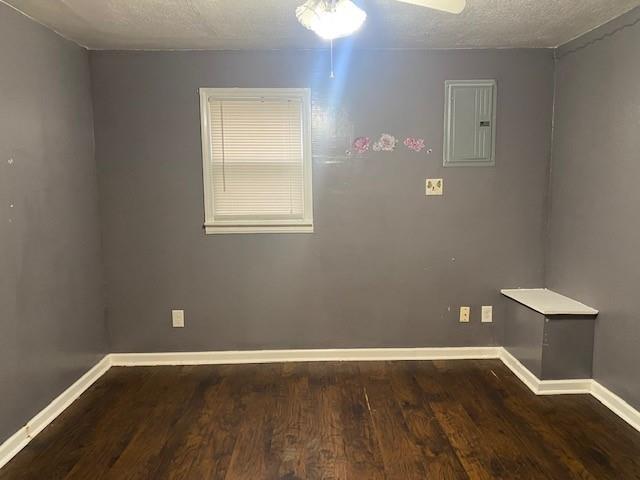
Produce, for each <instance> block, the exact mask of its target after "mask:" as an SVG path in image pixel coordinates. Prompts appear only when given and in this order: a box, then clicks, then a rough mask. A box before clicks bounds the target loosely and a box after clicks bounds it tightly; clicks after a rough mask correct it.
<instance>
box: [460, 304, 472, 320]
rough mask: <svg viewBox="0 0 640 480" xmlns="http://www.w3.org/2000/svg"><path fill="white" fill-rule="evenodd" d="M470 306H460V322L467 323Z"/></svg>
mask: <svg viewBox="0 0 640 480" xmlns="http://www.w3.org/2000/svg"><path fill="white" fill-rule="evenodd" d="M470 318H471V307H460V323H469V319H470Z"/></svg>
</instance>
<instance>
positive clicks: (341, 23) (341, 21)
mask: <svg viewBox="0 0 640 480" xmlns="http://www.w3.org/2000/svg"><path fill="white" fill-rule="evenodd" d="M296 17H297V18H298V21H299V22H300V23H301V24H302V25H304V26H305V27H306V28H308V29H309V30H312V31H313V32H315V33H316V34H318V36H319V37H321V38H323V39H325V40H335V39H336V38H342V37H348V36H349V35H351V34H353V33H355V32H356V31H357V30H358V29H359V28H360V27H361V26H362V24H363V23H364V21H365V20H366V18H367V14H366V12H365V11H364V10H362V9H361V8H359V7H358V6H357V5H356V4H355V3H353V2H352V1H351V0H307V1H306V2H305V3H304V4H303V5H300V6H299V7H298V8H297V9H296Z"/></svg>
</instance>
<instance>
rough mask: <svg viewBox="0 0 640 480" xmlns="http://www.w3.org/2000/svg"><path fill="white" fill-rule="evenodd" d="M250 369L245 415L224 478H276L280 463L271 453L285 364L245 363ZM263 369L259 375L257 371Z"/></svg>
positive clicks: (244, 393) (244, 398)
mask: <svg viewBox="0 0 640 480" xmlns="http://www.w3.org/2000/svg"><path fill="white" fill-rule="evenodd" d="M242 367H243V368H244V369H245V370H247V371H248V372H249V375H247V378H246V380H247V381H246V383H245V384H244V385H243V386H242V396H241V398H240V402H242V404H243V405H244V415H243V418H242V420H241V422H240V424H239V426H238V437H237V440H236V444H235V447H234V449H233V453H232V456H231V461H230V464H229V469H228V470H227V474H226V476H225V477H224V478H226V479H227V480H240V479H250V478H274V477H275V472H277V468H278V467H279V464H278V462H277V459H276V458H274V456H273V455H272V452H271V448H270V445H271V436H272V432H273V422H272V417H271V413H272V412H273V410H274V408H275V399H276V392H277V387H276V382H277V381H278V380H279V379H280V378H281V375H280V370H281V369H282V365H278V364H275V365H273V364H272V365H261V366H259V367H258V366H255V365H248V366H247V365H245V366H242ZM257 371H259V372H260V373H259V374H256V373H255V372H257Z"/></svg>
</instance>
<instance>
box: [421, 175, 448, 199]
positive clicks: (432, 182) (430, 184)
mask: <svg viewBox="0 0 640 480" xmlns="http://www.w3.org/2000/svg"><path fill="white" fill-rule="evenodd" d="M424 188H425V195H427V196H431V195H442V194H443V191H444V180H443V179H442V178H427V179H426V180H425V182H424Z"/></svg>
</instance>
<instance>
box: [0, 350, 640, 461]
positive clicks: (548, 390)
mask: <svg viewBox="0 0 640 480" xmlns="http://www.w3.org/2000/svg"><path fill="white" fill-rule="evenodd" d="M483 359H500V360H502V362H503V363H504V364H505V365H506V366H507V367H508V368H509V369H510V370H511V371H512V372H513V373H514V374H515V375H516V376H517V377H518V378H519V379H520V380H521V381H522V382H523V383H524V384H525V385H526V386H527V387H529V389H531V391H532V392H533V393H535V394H536V395H564V394H576V393H581V394H587V393H588V394H591V395H593V396H594V397H596V398H597V399H598V400H599V401H600V402H601V403H602V404H603V405H604V406H606V407H607V408H609V409H610V410H611V411H612V412H614V413H615V414H616V415H618V416H619V417H620V418H622V419H623V420H625V421H626V422H627V423H629V425H631V426H632V427H633V428H635V429H636V430H638V431H640V412H639V411H638V410H636V409H634V408H633V407H632V406H631V405H629V404H628V403H627V402H625V401H624V400H623V399H622V398H620V397H618V396H617V395H616V394H614V393H613V392H611V391H610V390H608V389H607V388H605V387H603V386H602V385H600V384H599V383H598V382H596V381H595V380H592V379H580V380H540V379H538V378H537V377H536V376H535V375H534V374H533V373H531V372H530V371H529V370H528V369H527V368H526V367H525V366H524V365H522V363H520V362H519V361H518V360H517V359H516V358H515V357H514V356H513V355H511V354H510V353H509V352H508V351H507V350H506V349H505V348H503V347H452V348H352V349H326V350H251V351H227V352H166V353H112V354H109V355H106V356H105V357H104V358H103V359H102V360H101V361H100V362H98V363H97V364H96V365H95V366H94V367H93V368H92V369H91V370H89V371H88V372H87V373H85V374H84V375H83V376H82V377H81V378H80V379H78V380H77V381H76V382H75V383H74V384H73V385H71V386H70V387H69V388H68V389H66V390H65V391H64V392H63V393H62V394H61V395H59V396H58V397H57V398H56V399H55V400H53V401H52V402H51V403H50V404H49V405H48V406H47V407H45V408H44V409H43V410H42V411H41V412H40V413H38V414H37V415H36V416H35V417H33V418H32V419H31V420H30V421H29V422H28V423H27V424H26V425H25V426H24V427H22V428H21V429H20V430H19V431H18V432H16V433H15V434H14V435H13V436H11V437H10V438H9V439H7V440H6V441H5V442H4V443H3V444H2V445H0V468H2V467H3V466H4V465H6V464H7V463H8V462H9V460H11V459H12V458H13V457H14V456H15V455H16V454H17V453H18V452H19V451H20V450H22V449H23V448H24V447H25V446H26V445H27V444H28V443H29V442H30V441H31V440H32V439H33V438H34V437H35V436H36V435H37V434H38V433H40V432H41V431H42V430H43V429H44V428H45V427H46V426H47V425H49V424H50V423H51V422H52V421H53V420H54V419H55V418H56V417H57V416H58V415H60V414H61V413H62V412H63V411H64V410H65V409H66V408H67V407H68V406H69V405H71V404H72V403H73V402H74V401H75V400H76V399H77V398H78V397H79V396H80V395H81V394H82V393H83V392H84V391H85V390H87V388H89V387H90V386H91V385H92V384H93V383H94V382H95V381H96V380H97V379H98V378H100V377H101V376H102V375H104V374H105V373H106V372H107V370H109V368H111V367H112V366H155V365H218V364H243V363H274V362H327V361H392V360H483Z"/></svg>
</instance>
